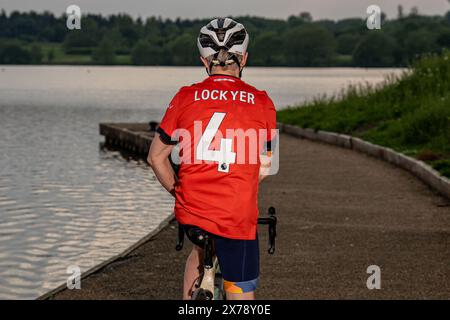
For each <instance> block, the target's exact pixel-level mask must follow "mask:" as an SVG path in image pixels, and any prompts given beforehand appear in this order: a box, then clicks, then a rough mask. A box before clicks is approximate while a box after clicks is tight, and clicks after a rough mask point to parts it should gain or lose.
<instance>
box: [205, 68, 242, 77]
mask: <svg viewBox="0 0 450 320" xmlns="http://www.w3.org/2000/svg"><path fill="white" fill-rule="evenodd" d="M211 75H212V76H231V77H235V78H239V72H236V71H228V70H227V71H225V70H217V71H214V72H212V73H211Z"/></svg>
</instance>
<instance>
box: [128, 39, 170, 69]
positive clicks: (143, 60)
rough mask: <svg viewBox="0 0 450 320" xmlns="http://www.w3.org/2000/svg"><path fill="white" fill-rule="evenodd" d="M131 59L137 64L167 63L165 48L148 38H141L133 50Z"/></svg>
mask: <svg viewBox="0 0 450 320" xmlns="http://www.w3.org/2000/svg"><path fill="white" fill-rule="evenodd" d="M131 61H132V62H133V64H136V65H162V64H164V63H165V60H164V54H163V49H162V48H161V47H160V46H156V45H154V44H152V43H151V42H149V41H148V40H140V41H139V42H138V43H137V44H136V46H134V48H133V51H131Z"/></svg>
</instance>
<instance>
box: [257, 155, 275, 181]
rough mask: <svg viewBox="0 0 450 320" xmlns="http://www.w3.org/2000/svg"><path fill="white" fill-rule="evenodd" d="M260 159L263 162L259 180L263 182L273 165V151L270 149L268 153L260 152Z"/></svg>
mask: <svg viewBox="0 0 450 320" xmlns="http://www.w3.org/2000/svg"><path fill="white" fill-rule="evenodd" d="M259 160H260V162H261V166H260V168H259V182H261V181H263V180H264V179H265V178H267V177H268V176H269V173H270V168H271V165H272V152H270V151H268V152H267V153H266V154H260V155H259Z"/></svg>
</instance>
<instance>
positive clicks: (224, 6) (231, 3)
mask: <svg viewBox="0 0 450 320" xmlns="http://www.w3.org/2000/svg"><path fill="white" fill-rule="evenodd" d="M70 4H76V5H78V6H80V7H81V10H82V12H83V13H85V12H93V13H102V14H111V13H119V12H126V13H129V14H131V15H133V16H141V17H148V16H159V15H161V16H162V17H164V18H166V17H169V18H176V17H182V18H199V17H200V18H203V17H213V16H226V15H246V14H250V15H256V16H265V17H278V18H286V17H288V16H289V15H291V14H297V13H299V12H301V11H309V12H311V14H312V15H313V17H314V19H319V18H331V19H341V18H346V17H364V16H365V11H366V8H367V6H368V5H371V4H377V5H379V6H380V7H381V9H382V10H383V11H384V12H386V13H387V15H388V17H391V18H393V17H395V16H396V15H397V6H398V4H402V5H403V7H404V8H405V12H409V10H410V8H411V7H413V6H417V7H418V8H419V12H421V13H424V14H443V13H445V12H447V11H448V10H450V4H449V2H448V1H447V0H226V1H223V0H209V1H207V0H125V1H124V0H0V8H3V9H6V11H7V12H11V11H12V10H26V11H28V10H35V11H38V12H40V11H44V10H49V11H52V12H54V13H56V14H58V15H59V14H61V13H62V12H64V11H65V8H66V7H67V6H68V5H70Z"/></svg>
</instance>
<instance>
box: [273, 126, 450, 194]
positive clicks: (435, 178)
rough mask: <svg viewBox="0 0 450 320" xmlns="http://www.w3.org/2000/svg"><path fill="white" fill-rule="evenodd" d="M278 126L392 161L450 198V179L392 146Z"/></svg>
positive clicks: (297, 133)
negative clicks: (391, 147) (393, 148)
mask: <svg viewBox="0 0 450 320" xmlns="http://www.w3.org/2000/svg"><path fill="white" fill-rule="evenodd" d="M277 127H278V129H279V130H280V132H281V133H286V134H289V135H292V136H295V137H300V138H305V139H309V140H312V141H319V142H324V143H328V144H332V145H335V146H339V147H343V148H347V149H351V150H355V151H359V152H362V153H365V154H367V155H370V156H373V157H375V158H378V159H381V160H384V161H387V162H389V163H392V164H394V165H396V166H398V167H400V168H402V169H405V170H407V171H409V172H411V173H412V174H414V175H415V176H417V177H418V178H419V179H421V180H422V181H423V182H424V183H425V184H427V185H428V186H429V187H431V188H432V189H434V190H435V191H437V192H439V193H440V194H441V195H443V196H444V197H446V198H447V199H450V180H449V179H447V178H446V177H443V176H441V175H440V174H439V173H438V172H437V171H436V170H434V169H433V168H431V167H430V166H428V165H427V164H425V163H424V162H422V161H419V160H416V159H414V158H411V157H408V156H406V155H404V154H401V153H399V152H396V151H394V150H392V149H390V148H386V147H382V146H380V145H376V144H373V143H370V142H367V141H364V140H362V139H360V138H356V137H352V136H349V135H345V134H339V133H334V132H328V131H321V130H314V129H309V128H306V129H305V128H300V127H297V126H293V125H289V124H284V123H277Z"/></svg>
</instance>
